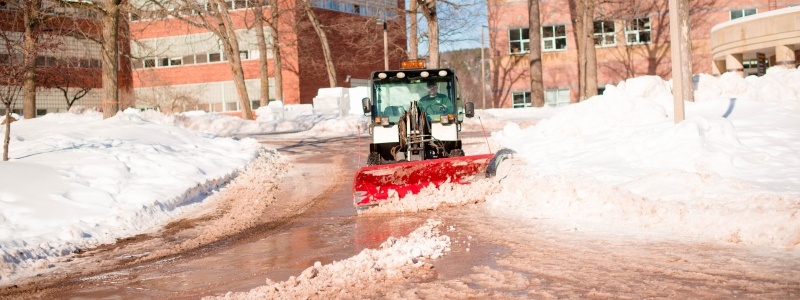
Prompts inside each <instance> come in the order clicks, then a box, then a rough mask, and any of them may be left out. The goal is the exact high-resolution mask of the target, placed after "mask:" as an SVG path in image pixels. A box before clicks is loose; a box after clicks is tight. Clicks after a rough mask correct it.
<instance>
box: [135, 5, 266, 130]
mask: <svg viewBox="0 0 800 300" xmlns="http://www.w3.org/2000/svg"><path fill="white" fill-rule="evenodd" d="M162 2H163V1H159V0H150V1H148V3H149V4H152V6H153V7H157V8H159V11H156V12H154V13H155V14H157V15H161V16H166V15H169V16H172V17H174V18H176V19H179V20H181V21H183V22H184V23H186V24H188V25H191V26H194V27H197V28H202V29H204V30H207V31H209V32H211V33H213V34H214V36H216V37H217V38H218V39H219V40H220V43H221V44H222V48H223V51H224V53H225V57H226V58H227V61H228V65H229V66H230V68H231V75H232V77H233V84H234V87H235V88H236V94H237V95H238V97H239V109H240V110H241V111H242V119H245V120H252V119H253V109H252V107H251V106H250V97H249V96H248V94H247V86H246V85H245V80H244V70H243V68H242V59H241V57H240V56H239V37H238V36H237V35H236V28H235V27H234V22H233V20H232V19H231V15H230V12H229V11H228V10H229V7H228V4H227V2H226V1H222V0H209V1H208V3H207V4H206V3H201V2H198V1H192V0H178V1H171V2H163V3H162ZM167 5H169V6H167ZM184 12H192V13H191V14H188V15H187V14H185V13H184Z"/></svg>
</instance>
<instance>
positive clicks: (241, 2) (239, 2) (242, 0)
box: [233, 0, 249, 9]
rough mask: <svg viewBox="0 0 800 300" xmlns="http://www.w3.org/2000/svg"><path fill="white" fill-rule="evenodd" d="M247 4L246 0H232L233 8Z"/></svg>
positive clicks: (240, 7) (243, 6)
mask: <svg viewBox="0 0 800 300" xmlns="http://www.w3.org/2000/svg"><path fill="white" fill-rule="evenodd" d="M248 6H249V5H248V3H247V1H246V0H237V1H233V9H243V8H247V7H248Z"/></svg>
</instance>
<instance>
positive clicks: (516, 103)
mask: <svg viewBox="0 0 800 300" xmlns="http://www.w3.org/2000/svg"><path fill="white" fill-rule="evenodd" d="M511 100H512V104H513V106H512V107H513V108H523V107H531V92H524V93H512V94H511Z"/></svg>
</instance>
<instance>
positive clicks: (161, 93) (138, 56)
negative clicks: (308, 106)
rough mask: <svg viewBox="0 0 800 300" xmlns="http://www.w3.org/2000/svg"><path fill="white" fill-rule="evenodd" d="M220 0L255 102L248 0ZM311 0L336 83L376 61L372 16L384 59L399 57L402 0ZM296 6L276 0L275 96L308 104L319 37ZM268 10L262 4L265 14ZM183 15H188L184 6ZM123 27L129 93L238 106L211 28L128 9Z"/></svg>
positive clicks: (316, 76)
mask: <svg viewBox="0 0 800 300" xmlns="http://www.w3.org/2000/svg"><path fill="white" fill-rule="evenodd" d="M201 2H202V1H201ZM134 3H135V1H134ZM225 3H226V4H227V5H228V7H229V12H230V14H231V18H232V21H233V23H234V24H235V26H234V27H235V28H236V34H237V37H238V39H239V44H240V57H241V58H242V67H243V71H244V76H245V83H246V86H247V92H248V96H249V97H250V100H251V104H252V106H253V108H257V107H258V106H259V90H260V80H259V76H260V75H259V60H258V48H257V43H256V33H255V32H256V31H255V29H254V28H253V20H254V18H253V17H254V14H253V10H252V9H251V7H252V3H251V2H250V1H248V0H239V1H225ZM311 3H312V6H314V8H313V10H314V12H315V14H316V16H317V17H318V18H319V20H320V23H322V24H323V25H325V31H326V34H327V38H328V41H329V44H330V48H331V52H332V56H333V58H334V59H333V63H334V66H335V68H336V73H337V74H336V77H337V82H336V86H341V87H348V86H350V85H351V84H352V83H353V82H354V81H357V80H359V79H366V78H368V77H369V74H370V72H371V71H372V70H376V69H382V68H383V64H384V60H383V59H384V55H383V51H384V49H383V26H382V25H380V24H377V23H376V19H381V20H388V22H387V23H388V28H389V29H390V30H388V31H387V33H388V36H389V40H390V44H391V45H392V46H391V47H390V48H389V54H390V55H389V57H390V65H399V62H400V61H401V60H402V59H403V57H404V50H405V44H406V37H405V20H404V18H402V17H398V15H397V10H398V8H402V7H404V5H405V2H404V1H403V0H370V1H364V0H312V1H311ZM301 5H302V3H301V2H300V0H279V4H278V7H277V10H278V13H279V20H280V21H279V22H278V26H277V31H278V35H277V36H278V39H279V45H280V47H279V49H280V51H281V63H282V66H283V68H282V72H281V74H282V77H283V95H282V96H283V100H284V102H285V103H286V104H301V103H312V100H313V98H314V96H316V95H317V90H318V89H319V88H323V87H329V81H328V76H327V73H326V69H325V67H324V66H325V62H324V58H323V54H322V50H321V49H322V48H321V44H320V40H319V38H318V36H317V34H316V32H315V31H314V29H313V27H312V26H311V23H310V21H309V19H308V17H307V15H306V13H305V12H304V11H303V10H302V9H301ZM271 9H273V8H272V7H265V10H264V11H265V12H264V15H265V16H266V17H269V16H270V14H271V12H270V10H271ZM186 14H187V17H188V18H191V14H192V12H191V11H189V12H187V13H186ZM130 27H131V33H132V37H133V39H132V41H131V53H132V58H133V63H132V65H133V69H134V81H133V82H134V88H135V92H136V95H137V98H139V99H144V98H146V97H150V98H158V97H173V98H174V97H175V96H176V95H189V96H190V97H192V98H194V99H195V104H194V105H190V107H186V105H184V107H180V108H178V110H195V109H197V110H205V111H214V112H225V113H233V114H235V113H236V112H238V111H239V102H238V96H237V94H236V90H235V87H234V85H233V80H232V78H233V77H232V75H231V71H230V70H231V67H230V65H229V64H228V62H227V61H226V58H225V54H224V51H223V49H222V47H221V46H220V41H219V39H218V38H217V37H216V36H215V35H214V34H213V33H211V32H209V31H208V30H205V29H201V28H198V27H195V26H191V25H188V24H186V22H183V21H181V20H179V19H177V18H175V17H159V18H155V17H153V16H150V17H147V16H144V15H142V16H139V15H132V18H131V22H130ZM264 32H265V35H268V37H267V38H268V41H269V39H270V38H269V36H270V35H272V34H273V31H272V29H271V27H270V26H269V25H267V24H264ZM268 47H269V49H268V54H267V56H268V68H269V70H268V73H269V74H270V76H269V78H270V79H269V84H270V99H276V98H277V97H276V96H275V88H274V86H275V81H274V69H273V68H274V66H275V64H274V61H273V59H274V57H273V54H272V48H271V46H269V45H268ZM137 101H138V100H137ZM139 106H141V102H140V103H139Z"/></svg>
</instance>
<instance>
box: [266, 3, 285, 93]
mask: <svg viewBox="0 0 800 300" xmlns="http://www.w3.org/2000/svg"><path fill="white" fill-rule="evenodd" d="M269 1H270V14H271V16H272V18H271V22H270V28H271V29H272V34H271V35H270V37H271V39H270V45H271V46H272V69H273V70H274V71H275V75H274V76H275V100H278V101H283V74H282V72H283V65H282V63H281V48H280V46H281V45H280V43H279V42H278V35H279V33H278V24H280V23H279V22H280V16H279V13H278V0H269Z"/></svg>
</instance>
